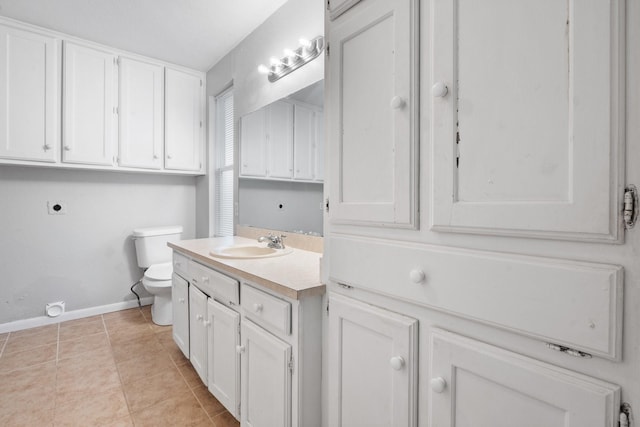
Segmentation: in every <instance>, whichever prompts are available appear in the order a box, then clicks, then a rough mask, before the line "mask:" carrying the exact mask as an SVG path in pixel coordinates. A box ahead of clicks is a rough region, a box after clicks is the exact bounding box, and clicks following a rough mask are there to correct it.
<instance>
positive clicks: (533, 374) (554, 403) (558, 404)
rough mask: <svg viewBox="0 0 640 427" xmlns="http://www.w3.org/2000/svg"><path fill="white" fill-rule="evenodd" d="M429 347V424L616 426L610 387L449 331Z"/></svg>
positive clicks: (615, 399) (615, 391)
mask: <svg viewBox="0 0 640 427" xmlns="http://www.w3.org/2000/svg"><path fill="white" fill-rule="evenodd" d="M430 347H431V370H430V371H431V372H430V375H431V379H430V390H429V394H430V399H429V401H430V402H431V408H430V410H429V417H430V420H429V425H430V426H433V427H436V426H454V425H455V426H456V427H471V426H492V427H511V426H514V425H517V426H519V427H540V426H545V427H602V426H609V427H611V426H614V425H615V426H617V425H618V424H617V416H618V408H619V404H620V396H619V394H620V389H619V387H617V386H615V385H612V384H608V383H605V382H603V381H599V380H597V379H595V378H590V377H586V376H584V375H581V374H577V373H575V372H571V371H568V370H566V369H562V368H558V367H556V366H553V365H549V364H546V363H542V362H539V361H537V360H534V359H530V358H528V357H525V356H521V355H518V354H515V353H511V352H509V351H505V350H503V349H500V348H497V347H493V346H490V345H487V344H483V343H480V342H478V341H475V340H471V339H468V338H464V337H461V336H459V335H455V334H452V333H449V332H444V331H439V330H435V331H434V332H433V333H432V336H431V343H430Z"/></svg>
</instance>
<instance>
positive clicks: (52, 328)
mask: <svg viewBox="0 0 640 427" xmlns="http://www.w3.org/2000/svg"><path fill="white" fill-rule="evenodd" d="M43 333H48V334H51V335H54V336H56V335H57V333H58V323H55V324H53V325H45V326H38V327H37V328H31V329H23V330H21V331H15V332H11V336H12V337H14V338H18V337H26V336H29V335H37V334H43Z"/></svg>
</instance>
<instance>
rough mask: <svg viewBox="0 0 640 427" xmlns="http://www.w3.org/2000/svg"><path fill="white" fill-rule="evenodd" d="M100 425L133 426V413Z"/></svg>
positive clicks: (109, 426) (102, 426) (104, 426)
mask: <svg viewBox="0 0 640 427" xmlns="http://www.w3.org/2000/svg"><path fill="white" fill-rule="evenodd" d="M100 427H133V420H132V419H131V415H127V416H126V417H123V418H119V419H117V420H113V421H109V422H106V423H103V424H100Z"/></svg>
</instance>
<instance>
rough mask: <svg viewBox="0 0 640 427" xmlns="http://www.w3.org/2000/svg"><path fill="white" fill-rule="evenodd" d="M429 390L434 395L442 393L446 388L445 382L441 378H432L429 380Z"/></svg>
mask: <svg viewBox="0 0 640 427" xmlns="http://www.w3.org/2000/svg"><path fill="white" fill-rule="evenodd" d="M430 384H431V390H433V391H434V392H436V393H442V392H443V391H444V389H445V388H447V382H446V381H445V379H444V378H442V377H437V378H432V379H431V383H430Z"/></svg>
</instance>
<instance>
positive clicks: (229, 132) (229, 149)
mask: <svg viewBox="0 0 640 427" xmlns="http://www.w3.org/2000/svg"><path fill="white" fill-rule="evenodd" d="M215 106H216V107H215V108H216V112H215V114H216V116H215V132H216V134H215V142H214V150H215V180H216V181H215V182H216V185H215V192H216V194H215V235H216V236H232V235H233V139H234V138H233V91H232V89H228V90H226V91H225V92H223V93H222V94H220V95H218V96H217V97H216V101H215Z"/></svg>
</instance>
